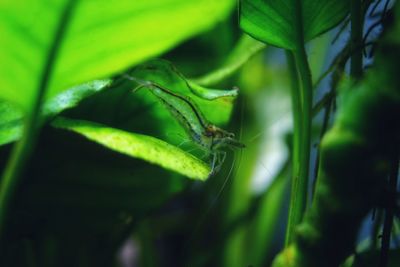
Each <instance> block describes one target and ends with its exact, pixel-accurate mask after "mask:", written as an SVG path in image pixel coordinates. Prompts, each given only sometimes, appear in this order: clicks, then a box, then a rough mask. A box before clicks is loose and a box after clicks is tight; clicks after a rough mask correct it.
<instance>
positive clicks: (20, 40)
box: [0, 0, 234, 111]
mask: <svg viewBox="0 0 400 267" xmlns="http://www.w3.org/2000/svg"><path fill="white" fill-rule="evenodd" d="M233 4H234V1H233V0H221V1H214V0H201V1H186V0H165V1H158V0H149V1H128V0H125V1H100V2H99V1H79V0H75V1H65V0H64V1H32V0H25V1H2V3H1V6H0V32H1V33H2V42H1V44H0V61H1V62H2V64H1V66H0V77H1V78H0V82H1V84H2V88H1V90H0V98H3V99H7V100H9V101H12V102H13V103H16V104H19V105H20V106H21V107H22V108H23V109H25V110H26V111H29V110H30V106H31V105H32V101H33V100H34V99H35V98H36V95H37V92H38V91H39V90H47V93H46V97H47V99H48V98H52V97H54V96H55V95H57V94H58V93H60V92H62V91H63V90H65V89H66V88H68V87H71V86H73V85H76V84H79V83H82V82H85V81H89V80H93V79H96V78H101V77H106V76H109V75H111V74H112V73H115V72H118V71H122V70H123V69H125V68H127V67H128V66H131V65H133V64H137V63H139V62H141V61H143V60H144V59H146V58H149V57H151V56H155V55H157V54H160V53H162V52H164V51H166V50H167V49H169V48H171V47H173V46H175V45H176V44H177V43H179V42H181V41H183V40H185V39H187V38H189V37H191V36H193V35H195V34H198V33H199V32H202V31H205V30H208V29H210V28H211V27H212V26H213V25H214V24H215V23H217V22H218V21H220V20H222V19H224V18H225V17H226V16H227V14H228V12H229V11H230V10H231V8H232V7H233ZM38 18H40V19H38ZM177 29H179V30H177ZM42 87H45V88H42Z"/></svg>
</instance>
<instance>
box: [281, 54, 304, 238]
mask: <svg viewBox="0 0 400 267" xmlns="http://www.w3.org/2000/svg"><path fill="white" fill-rule="evenodd" d="M286 61H287V65H288V69H289V74H290V82H291V84H290V87H291V97H292V116H293V144H292V147H293V150H292V188H291V200H290V206H289V219H288V225H287V227H286V237H285V244H286V245H288V244H289V242H290V240H289V237H291V236H292V231H293V229H294V225H292V224H293V223H294V222H295V220H292V219H290V218H292V216H291V215H292V214H293V213H294V212H295V210H294V208H295V206H296V205H295V203H296V199H295V196H296V192H297V183H296V180H298V179H296V177H297V175H298V173H300V146H301V140H302V138H301V134H302V130H301V126H302V108H301V97H300V86H299V76H298V72H297V68H296V62H295V58H294V54H293V52H292V51H289V50H287V51H286Z"/></svg>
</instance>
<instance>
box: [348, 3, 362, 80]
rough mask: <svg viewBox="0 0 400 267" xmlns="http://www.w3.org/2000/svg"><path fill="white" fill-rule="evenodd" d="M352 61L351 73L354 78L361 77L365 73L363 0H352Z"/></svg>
mask: <svg viewBox="0 0 400 267" xmlns="http://www.w3.org/2000/svg"><path fill="white" fill-rule="evenodd" d="M350 19H351V37H350V38H351V48H350V51H352V52H351V62H350V74H351V76H352V77H353V78H354V79H360V78H361V76H362V73H363V58H362V47H363V46H362V43H363V25H364V14H363V8H362V4H361V0H351V7H350Z"/></svg>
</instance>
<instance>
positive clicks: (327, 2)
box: [240, 0, 350, 50]
mask: <svg viewBox="0 0 400 267" xmlns="http://www.w3.org/2000/svg"><path fill="white" fill-rule="evenodd" d="M296 1H299V2H300V4H298V5H299V6H300V7H301V10H302V12H301V13H300V15H301V18H299V17H298V16H299V12H298V10H296V9H297V7H296ZM349 8H350V1H348V0H320V1H315V0H303V1H300V0H241V1H240V27H241V28H242V29H243V30H244V31H245V32H246V33H248V34H249V35H251V36H252V37H254V38H256V39H258V40H260V41H263V42H265V43H268V44H271V45H274V46H277V47H282V48H285V49H289V50H294V49H296V40H297V39H298V34H301V35H302V36H303V40H304V41H309V40H311V39H313V38H315V37H317V36H318V35H320V34H322V33H324V32H326V31H328V30H330V29H331V28H333V27H334V26H336V25H337V24H338V23H339V22H340V21H341V20H342V19H343V18H344V17H345V16H346V15H347V14H348V12H349ZM299 22H301V23H302V28H303V32H302V33H298V32H296V30H297V28H298V27H297V26H298V23H299Z"/></svg>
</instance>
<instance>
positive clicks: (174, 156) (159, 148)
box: [52, 117, 210, 180]
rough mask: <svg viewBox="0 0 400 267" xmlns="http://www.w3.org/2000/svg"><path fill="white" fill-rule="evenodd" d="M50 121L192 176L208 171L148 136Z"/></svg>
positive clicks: (90, 124) (84, 123)
mask: <svg viewBox="0 0 400 267" xmlns="http://www.w3.org/2000/svg"><path fill="white" fill-rule="evenodd" d="M52 125H53V126H54V127H56V128H62V129H67V130H70V131H73V132H76V133H78V134H81V135H83V136H85V137H86V138H88V139H89V140H92V141H94V142H97V143H99V144H101V145H103V146H106V147H107V148H109V149H112V150H114V151H117V152H120V153H123V154H125V155H128V156H131V157H135V158H139V159H143V160H146V161H148V162H150V163H153V164H156V165H159V166H161V167H163V168H165V169H168V170H172V171H174V172H177V173H180V174H182V175H184V176H187V177H189V178H192V179H198V180H206V179H207V178H208V176H209V173H210V168H209V166H207V164H205V163H204V162H202V161H201V160H199V159H197V158H196V157H194V156H192V155H191V154H189V153H186V152H184V151H182V150H181V149H179V148H177V147H174V146H172V145H170V144H168V143H166V142H164V141H162V140H159V139H156V138H154V137H151V136H146V135H141V134H134V133H129V132H125V131H122V130H118V129H114V128H109V127H106V126H103V125H100V124H96V123H93V122H89V121H82V120H72V119H67V118H61V117H59V118H57V119H56V120H54V121H53V122H52Z"/></svg>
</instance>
